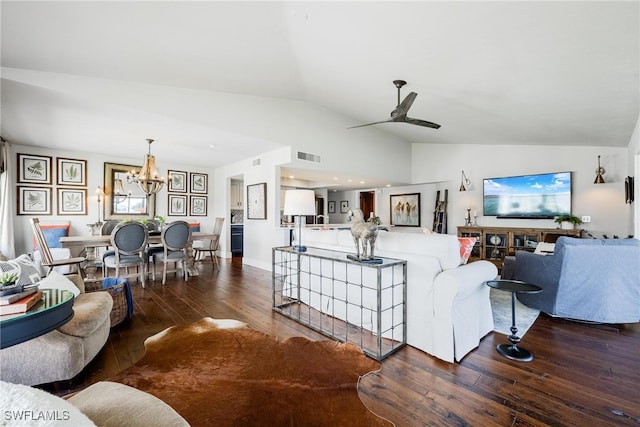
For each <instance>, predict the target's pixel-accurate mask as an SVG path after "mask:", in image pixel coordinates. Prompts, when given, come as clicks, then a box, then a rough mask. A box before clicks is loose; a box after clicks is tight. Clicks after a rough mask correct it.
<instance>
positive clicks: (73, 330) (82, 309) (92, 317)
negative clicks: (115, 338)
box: [58, 292, 113, 338]
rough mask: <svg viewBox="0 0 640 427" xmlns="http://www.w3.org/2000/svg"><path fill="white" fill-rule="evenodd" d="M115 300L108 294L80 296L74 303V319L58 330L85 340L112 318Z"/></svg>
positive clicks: (94, 293) (96, 293)
mask: <svg viewBox="0 0 640 427" xmlns="http://www.w3.org/2000/svg"><path fill="white" fill-rule="evenodd" d="M112 307H113V298H111V295H110V294H109V293H107V292H91V293H87V294H80V295H78V296H77V297H76V299H75V301H74V302H73V313H74V314H73V318H72V319H71V320H69V321H68V322H67V323H65V324H64V325H62V326H60V328H58V330H59V331H60V332H62V333H64V334H67V335H71V336H74V337H80V338H85V337H88V336H89V335H91V334H92V333H93V332H94V331H95V330H97V329H98V328H99V327H100V326H102V325H103V324H104V323H105V320H106V321H107V322H109V323H110V322H111V320H108V319H109V318H110V316H111V308H112Z"/></svg>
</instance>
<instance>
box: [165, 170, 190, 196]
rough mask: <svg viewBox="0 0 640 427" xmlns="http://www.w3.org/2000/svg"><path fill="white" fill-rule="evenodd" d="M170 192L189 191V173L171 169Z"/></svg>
mask: <svg viewBox="0 0 640 427" xmlns="http://www.w3.org/2000/svg"><path fill="white" fill-rule="evenodd" d="M168 190H169V193H186V192H187V173H186V172H183V171H173V170H169V186H168Z"/></svg>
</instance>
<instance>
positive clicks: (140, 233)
mask: <svg viewBox="0 0 640 427" xmlns="http://www.w3.org/2000/svg"><path fill="white" fill-rule="evenodd" d="M148 239H149V232H148V231H147V227H145V226H144V224H142V223H140V222H137V221H125V222H121V223H119V224H118V225H116V227H115V228H114V229H113V232H112V233H111V246H113V248H114V253H113V254H112V255H108V256H106V257H104V258H103V260H102V263H103V265H102V277H107V272H108V269H109V268H114V269H115V270H116V272H115V274H116V277H139V278H140V283H141V284H142V287H143V288H144V287H145V283H146V280H145V279H146V262H145V258H144V250H145V248H146V247H147V240H148ZM129 267H136V269H137V270H138V271H136V273H135V274H129ZM121 268H125V270H126V271H125V274H124V275H121V274H120V269H121Z"/></svg>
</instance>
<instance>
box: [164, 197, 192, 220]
mask: <svg viewBox="0 0 640 427" xmlns="http://www.w3.org/2000/svg"><path fill="white" fill-rule="evenodd" d="M168 203H169V209H168V210H167V212H168V215H169V216H187V195H186V194H169V202H168Z"/></svg>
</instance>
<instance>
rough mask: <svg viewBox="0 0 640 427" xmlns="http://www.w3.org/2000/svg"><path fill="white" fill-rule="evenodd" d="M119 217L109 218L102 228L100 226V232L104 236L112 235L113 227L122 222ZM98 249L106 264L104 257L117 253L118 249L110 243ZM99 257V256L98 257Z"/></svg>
mask: <svg viewBox="0 0 640 427" xmlns="http://www.w3.org/2000/svg"><path fill="white" fill-rule="evenodd" d="M120 222H122V221H120V220H119V219H108V220H106V221H105V222H104V223H103V224H102V228H100V234H101V235H103V236H110V235H111V233H112V232H113V229H114V228H116V225H118V224H120ZM97 250H98V251H100V252H101V254H100V259H102V263H103V264H104V259H105V258H106V257H108V256H109V255H115V253H116V251H115V250H113V249H111V247H110V246H109V245H106V246H104V247H102V248H97ZM96 258H97V257H96Z"/></svg>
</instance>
